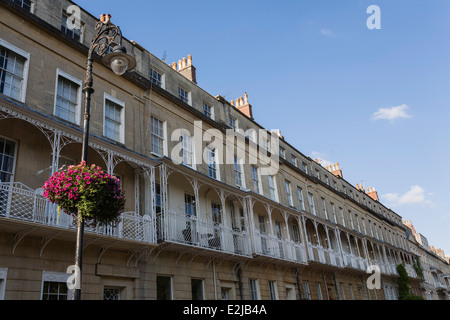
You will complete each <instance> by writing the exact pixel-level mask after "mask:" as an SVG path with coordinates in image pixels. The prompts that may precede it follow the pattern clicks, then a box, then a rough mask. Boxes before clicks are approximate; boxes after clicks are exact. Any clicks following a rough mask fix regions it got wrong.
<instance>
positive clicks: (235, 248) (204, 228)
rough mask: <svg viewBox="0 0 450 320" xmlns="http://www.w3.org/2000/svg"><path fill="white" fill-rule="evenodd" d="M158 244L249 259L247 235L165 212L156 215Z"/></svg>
mask: <svg viewBox="0 0 450 320" xmlns="http://www.w3.org/2000/svg"><path fill="white" fill-rule="evenodd" d="M157 233H158V241H171V242H177V243H183V244H188V245H192V246H197V247H202V248H207V249H212V250H218V251H223V252H226V253H231V254H238V255H244V256H251V251H250V242H249V240H250V239H249V237H248V233H247V232H244V231H240V230H239V229H232V228H228V227H226V226H223V225H222V224H219V223H214V222H207V221H205V220H203V219H199V218H197V217H196V216H194V215H186V214H185V213H177V212H175V211H173V210H169V212H167V213H166V214H164V213H160V214H158V215H157Z"/></svg>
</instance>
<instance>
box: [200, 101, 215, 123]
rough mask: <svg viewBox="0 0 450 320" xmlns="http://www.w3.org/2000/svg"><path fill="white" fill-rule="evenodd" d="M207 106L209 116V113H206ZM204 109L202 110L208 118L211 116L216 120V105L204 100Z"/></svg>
mask: <svg viewBox="0 0 450 320" xmlns="http://www.w3.org/2000/svg"><path fill="white" fill-rule="evenodd" d="M205 106H206V107H208V108H209V111H210V112H209V114H210V115H209V116H208V115H207V114H205ZM202 107H203V110H202V112H203V114H204V115H205V116H206V117H208V118H210V119H212V120H214V119H215V116H214V106H212V105H210V104H209V103H206V102H203V106H202Z"/></svg>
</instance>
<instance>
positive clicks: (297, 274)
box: [295, 269, 303, 300]
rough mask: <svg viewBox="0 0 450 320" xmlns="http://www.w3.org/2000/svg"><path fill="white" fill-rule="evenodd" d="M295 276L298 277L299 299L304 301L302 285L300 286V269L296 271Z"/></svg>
mask: <svg viewBox="0 0 450 320" xmlns="http://www.w3.org/2000/svg"><path fill="white" fill-rule="evenodd" d="M295 275H296V279H297V290H298V297H299V299H300V300H302V299H303V294H302V288H301V285H300V274H299V272H298V269H297V270H296V272H295Z"/></svg>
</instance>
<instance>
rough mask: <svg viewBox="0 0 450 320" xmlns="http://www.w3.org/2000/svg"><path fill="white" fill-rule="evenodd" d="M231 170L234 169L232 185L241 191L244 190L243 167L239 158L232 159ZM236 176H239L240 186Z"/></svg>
mask: <svg viewBox="0 0 450 320" xmlns="http://www.w3.org/2000/svg"><path fill="white" fill-rule="evenodd" d="M233 168H234V183H235V185H236V186H237V187H240V188H241V189H245V175H244V166H243V162H242V159H241V158H239V157H234V161H233ZM236 176H239V180H240V184H238V183H237V181H236Z"/></svg>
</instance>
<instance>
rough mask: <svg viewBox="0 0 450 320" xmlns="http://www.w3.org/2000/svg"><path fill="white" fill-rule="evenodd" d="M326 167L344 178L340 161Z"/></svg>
mask: <svg viewBox="0 0 450 320" xmlns="http://www.w3.org/2000/svg"><path fill="white" fill-rule="evenodd" d="M325 169H327V170H328V171H330V172H331V173H332V174H334V175H335V176H337V177H341V178H343V176H342V170H341V169H339V163H337V162H336V163H335V164H331V165H329V166H327V167H325Z"/></svg>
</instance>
